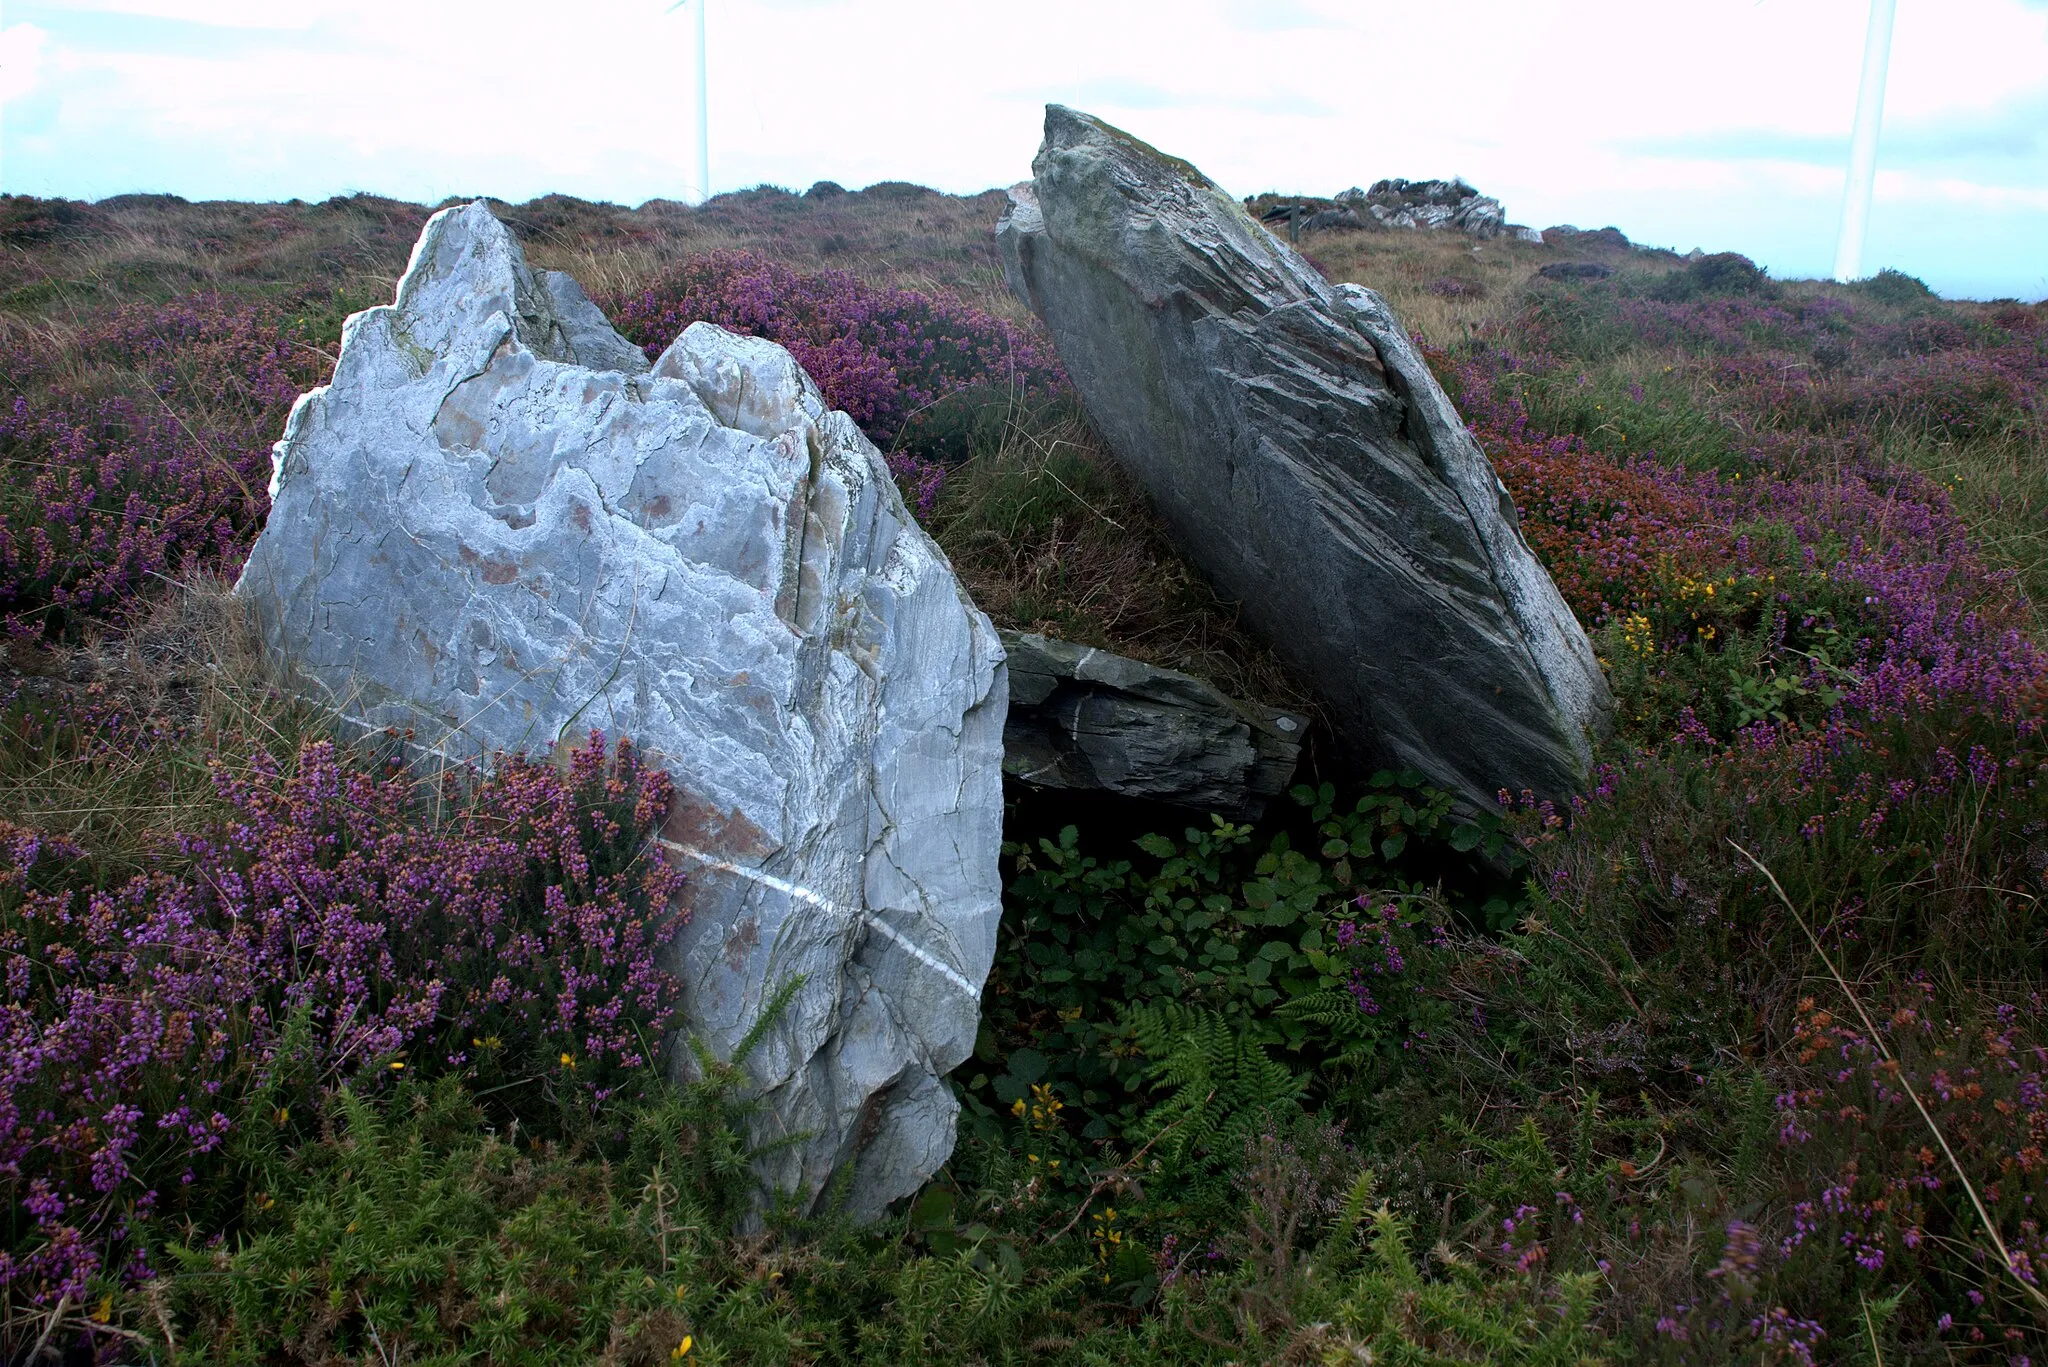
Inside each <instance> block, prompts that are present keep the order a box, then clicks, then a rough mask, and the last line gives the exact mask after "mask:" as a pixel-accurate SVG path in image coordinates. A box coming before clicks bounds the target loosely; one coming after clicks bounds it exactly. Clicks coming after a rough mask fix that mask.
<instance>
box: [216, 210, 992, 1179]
mask: <svg viewBox="0 0 2048 1367" xmlns="http://www.w3.org/2000/svg"><path fill="white" fill-rule="evenodd" d="M275 462H276V467H275V468H276V474H275V478H274V481H273V487H272V497H273V503H272V507H271V512H270V518H269V522H268V524H267V525H266V526H265V528H264V530H263V534H262V537H261V538H260V539H259V540H258V541H257V543H256V546H255V549H254V550H253V551H252V552H251V554H250V557H249V561H248V566H247V568H246V569H245V570H244V572H243V574H242V579H241V582H240V584H239V585H238V588H237V592H239V593H240V594H241V595H242V596H243V597H244V598H246V599H247V600H248V601H249V602H250V603H251V604H252V605H253V608H254V610H255V614H256V617H257V619H258V621H259V622H260V624H261V629H262V633H263V639H264V641H265V643H266V645H267V647H268V650H269V652H270V653H271V655H272V656H273V657H274V658H275V659H276V660H277V661H278V663H279V664H280V665H282V666H283V667H285V668H286V669H287V670H288V671H289V672H290V674H291V676H292V677H293V678H294V679H296V680H297V681H298V683H299V685H300V686H301V687H303V688H304V689H305V690H306V691H308V692H309V693H311V694H312V695H314V696H316V697H318V698H320V699H322V700H324V701H326V702H327V703H329V704H331V705H332V706H333V707H335V708H337V709H339V710H340V711H341V712H342V713H343V714H344V715H345V716H347V717H348V718H350V719H352V720H353V721H354V722H355V723H357V724H359V725H361V726H363V727H365V728H370V729H379V728H383V727H386V726H395V727H410V728H415V729H416V733H417V737H418V743H419V745H420V746H421V747H422V748H423V749H425V750H427V751H429V752H435V753H439V754H442V755H446V756H449V757H451V758H456V759H467V758H471V757H475V756H478V755H480V754H483V753H486V752H488V751H492V750H509V749H527V750H531V751H536V752H537V751H539V750H541V749H543V748H545V747H547V746H548V745H550V744H553V743H556V742H563V743H573V742H575V741H576V740H577V739H578V738H579V737H580V736H582V735H583V733H585V732H586V731H587V730H588V729H589V728H591V727H593V726H595V727H602V728H603V729H604V730H606V731H607V732H610V733H612V734H614V735H625V736H630V737H631V738H632V739H633V740H634V741H635V742H637V743H638V744H639V745H640V746H641V747H642V749H643V751H644V753H645V754H646V755H647V756H649V757H650V758H651V759H652V760H653V761H655V762H657V763H659V764H661V765H663V766H664V767H665V768H667V770H668V771H669V772H670V773H671V774H672V775H673V776H674V779H675V785H676V801H675V805H674V807H673V809H672V811H671V812H670V815H669V817H668V820H667V824H666V826H665V828H664V831H663V840H664V843H665V844H666V845H667V847H668V848H669V849H670V850H671V851H672V852H673V854H674V856H675V858H676V859H677V860H678V861H679V862H680V864H681V866H682V867H683V868H684V869H685V871H686V872H687V873H688V875H689V881H688V885H687V889H686V892H685V894H684V895H685V897H686V899H687V902H688V906H689V910H690V912H691V920H690V923H689V925H688V927H687V928H686V929H685V930H684V932H683V934H682V936H681V938H680V940H679V942H678V944H677V945H676V954H675V959H674V963H675V966H676V967H677V969H678V971H679V973H680V976H681V978H682V980H683V983H684V986H685V1002H684V1005H685V1009H686V1010H687V1012H688V1016H689V1021H690V1025H691V1028H692V1029H693V1030H695V1031H696V1032H698V1033H700V1034H701V1035H702V1036H703V1037H704V1038H705V1039H706V1040H707V1041H708V1042H709V1043H710V1044H711V1046H712V1047H713V1049H714V1050H720V1051H729V1050H730V1049H731V1048H732V1047H733V1045H734V1044H735V1042H736V1041H738V1040H739V1039H740V1038H741V1037H742V1036H743V1035H745V1034H746V1033H747V1031H748V1030H749V1029H750V1028H751V1027H753V1026H754V1025H755V1023H756V1022H757V1020H758V1019H759V1018H760V1014H761V1011H762V1008H763V1004H764V1003H765V1002H767V1001H768V1000H769V999H770V998H772V997H773V996H774V995H775V993H776V992H777V990H778V989H779V988H781V987H782V986H783V985H784V984H787V983H790V982H792V981H800V986H799V987H798V988H797V989H796V991H795V995H794V997H793V998H792V999H791V1000H790V1001H789V1003H788V1006H787V1008H786V1010H785V1012H784V1014H783V1015H782V1016H781V1018H780V1019H779V1020H778V1022H777V1023H776V1024H775V1025H774V1026H773V1027H772V1028H771V1029H770V1030H769V1031H768V1033H767V1034H766V1036H765V1037H764V1039H763V1041H762V1043H761V1045H760V1047H759V1048H758V1049H757V1050H756V1051H755V1052H754V1053H753V1054H752V1055H751V1056H750V1057H749V1058H748V1059H747V1061H746V1066H747V1068H748V1070H749V1071H750V1072H751V1074H752V1075H753V1077H754V1079H755V1081H756V1083H757V1084H758V1086H759V1088H760V1090H761V1094H762V1097H763V1101H764V1105H763V1108H762V1110H761V1112H760V1115H759V1117H758V1121H757V1124H758V1127H759V1132H758V1133H757V1135H756V1138H757V1139H760V1140H763V1141H783V1143H782V1145H781V1146H780V1147H776V1148H773V1149H771V1150H770V1151H769V1152H768V1153H767V1155H766V1157H765V1158H764V1159H763V1165H764V1173H763V1175H764V1176H765V1177H766V1178H767V1179H768V1180H769V1181H770V1182H771V1183H772V1184H773V1185H775V1186H776V1187H779V1188H781V1189H782V1190H785V1191H788V1192H791V1193H794V1194H795V1195H796V1196H797V1197H798V1198H799V1199H800V1200H815V1199H817V1198H819V1197H820V1196H821V1194H822V1193H824V1192H825V1191H826V1190H827V1187H828V1184H829V1183H830V1182H831V1180H832V1178H833V1177H834V1175H835V1173H839V1172H841V1171H847V1172H848V1177H849V1180H848V1183H847V1185H846V1188H845V1194H846V1196H847V1199H848V1200H849V1202H850V1203H851V1208H852V1212H853V1213H854V1214H855V1215H856V1216H858V1217H871V1216H874V1215H877V1214H879V1213H880V1212H881V1211H882V1210H883V1208H884V1207H885V1206H886V1205H887V1204H888V1203H889V1202H890V1201H892V1200H895V1199H896V1198H898V1197H901V1196H905V1195H907V1194H909V1193H911V1192H913V1191H915V1190H916V1189H917V1188H918V1187H919V1186H920V1185H921V1184H922V1183H923V1182H924V1180H925V1179H926V1178H927V1177H928V1176H929V1175H930V1174H931V1173H932V1172H933V1171H935V1170H936V1169H937V1168H938V1167H939V1165H940V1164H941V1163H943V1162H944V1161H945V1159H946V1157H947V1155H948V1154H949V1153H950V1152H951V1150H952V1147H953V1135H954V1122H955V1117H956V1114H957V1112H958V1109H959V1107H958V1103H957V1102H956V1101H955V1100H954V1098H953V1095H952V1093H951V1091H950V1090H949V1089H948V1087H947V1084H946V1082H945V1074H946V1073H947V1072H948V1071H949V1070H950V1069H952V1068H953V1067H954V1066H956V1065H957V1064H959V1063H960V1062H961V1061H962V1060H964V1059H965V1058H966V1057H967V1055H968V1053H969V1052H970V1051H971V1049H972V1048H973V1045H974V1039H975V1033H976V1029H977V1026H978V1023H979V1017H980V993H981V987H982V982H983V980H984V978H985V977H986V975H987V973H988V969H989V964H990V962H991V959H992V957H993V955H994V951H995V938H996V925H997V919H998V916H999V913H1000V906H999V897H1000V887H999V881H998V874H997V854H998V850H999V847H1000V841H1001V838H1002V832H1001V825H1002V767H1001V766H1002V731H1003V719H1004V711H1005V704H1006V698H1007V680H1006V674H1005V670H1004V665H1003V654H1002V646H1001V644H1000V643H999V641H998V640H997V638H996V635H995V632H994V630H993V629H992V628H991V627H990V625H989V623H988V620H987V618H985V617H984V616H983V615H982V614H981V613H980V612H979V611H977V610H976V609H975V607H974V605H973V604H972V603H971V602H969V601H968V599H967V597H966V595H965V593H964V592H963V590H962V589H961V587H960V584H959V582H958V581H957V580H956V579H955V577H954V575H953V572H952V569H951V567H950V566H949V565H948V563H947V561H946V559H945V557H944V556H943V555H942V554H941V553H940V552H939V550H938V548H937V546H935V545H934V544H933V543H932V541H931V540H930V539H929V538H928V537H927V536H926V535H925V534H924V533H923V532H922V531H920V530H919V529H918V527H917V525H916V524H915V523H914V522H913V521H912V520H911V518H910V517H909V515H908V514H907V513H906V512H905V510H904V507H903V504H902V501H901V499H900V498H899V497H898V495H897V491H896V486H895V484H894V483H893V482H892V480H891V478H890V475H889V471H888V468H887V466H886V465H885V463H884V462H883V459H882V456H881V455H880V453H878V452H877V451H876V449H875V448H874V446H872V445H871V444H870V443H869V442H868V440H867V439H866V438H865V437H864V436H862V435H861V432H860V430H859V429H858V428H857V427H855V426H854V424H853V422H852V420H851V419H849V418H848V417H847V416H846V415H845V414H844V413H839V412H833V411H830V410H828V409H827V408H826V406H825V404H824V402H823V400H822V399H821V398H820V397H819V393H818V390H817V388H816V387H815V386H814V385H813V384H812V382H811V380H810V378H809V377H808V376H806V375H805V374H804V372H803V371H802V369H801V368H799V367H798V366H797V364H796V362H795V361H794V360H792V359H791V357H790V355H789V353H788V352H786V351H784V350H783V349H782V348H781V347H779V346H776V345H774V344H773V343H771V342H767V341H763V340H759V339H755V338H750V337H739V336H734V335H732V334H730V333H727V332H724V331H722V330H720V329H719V328H716V327H712V326H710V325H709V324H705V323H697V324H693V325H692V326H691V327H690V328H689V329H688V330H687V331H686V332H685V333H684V334H683V335H682V336H681V337H680V338H678V339H677V340H676V342H675V343H674V345H672V346H671V347H669V349H668V350H667V352H665V353H664V354H663V355H662V357H661V359H660V360H659V361H658V362H656V363H655V365H654V366H653V368H652V370H651V371H650V370H649V367H648V365H647V362H646V359H645V357H644V356H642V355H641V354H640V353H639V352H638V351H637V350H636V349H635V348H634V347H632V346H631V345H630V344H628V343H627V342H625V341H624V340H623V339H622V338H620V337H619V336H618V335H617V334H616V333H615V332H613V331H612V329H611V327H610V325H609V324H608V323H607V322H606V321H605V318H604V317H603V315H602V314H600V313H599V312H598V310H597V309H596V308H595V307H594V306H592V305H591V303H590V302H589V301H588V300H587V299H586V298H585V297H584V295H583V292H582V291H581V290H580V289H578V288H577V287H576V284H575V282H574V281H573V280H571V279H569V278H568V277H567V276H564V275H558V274H546V275H542V276H540V277H539V278H536V277H535V276H534V275H533V274H532V273H530V272H529V271H528V269H527V267H526V263H525V260H524V258H523V257H522V255H521V253H520V250H519V247H518V246H517V244H516V243H515V242H514V241H513V239H512V237H511V236H510V235H509V234H508V233H507V232H506V231H505V229H504V228H503V227H502V226H501V225H500V224H499V223H498V221H497V220H496V219H495V218H493V217H492V216H491V214H490V213H489V211H488V210H487V209H486V208H485V207H484V206H483V205H481V204H472V205H469V206H467V207H464V208H457V209H449V210H446V211H444V212H442V213H439V214H436V215H435V216H434V218H433V219H432V220H431V221H430V222H429V223H428V224H427V226H426V230H425V232H424V233H423V234H422V235H421V237H420V240H419V245H418V246H417V247H416V248H415V249H414V252H413V257H412V262H411V264H410V265H409V266H408V267H407V269H406V273H405V277H404V279H403V280H402V281H401V282H400V283H399V287H398V299H397V303H396V304H395V305H394V306H392V307H388V308H374V309H370V310H368V311H367V312H364V313H360V314H357V315H356V316H355V317H353V318H351V319H350V320H349V322H348V325H347V327H346V328H345V330H344V332H343V337H342V344H341V355H340V360H339V363H338V364H337V365H336V367H335V371H334V379H333V382H332V383H331V384H330V385H328V386H327V387H325V388H322V389H317V390H314V391H313V392H312V393H310V394H307V395H305V396H303V397H302V398H301V399H300V400H299V402H298V404H297V406H296V407H294V408H293V410H292V415H291V420H290V423H289V425H288V426H287V428H286V431H285V436H284V439H283V440H282V441H281V442H279V443H278V446H277V451H276V457H275Z"/></svg>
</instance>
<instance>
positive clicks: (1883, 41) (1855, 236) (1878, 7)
mask: <svg viewBox="0 0 2048 1367" xmlns="http://www.w3.org/2000/svg"><path fill="white" fill-rule="evenodd" d="M699 3H702V0H699ZM1897 7H1898V0H1870V27H1869V28H1868V29H1867V30H1865V31H1864V35H1863V81H1862V84H1861V85H1859V86H1858V87H1857V90H1856V127H1855V130H1854V131H1853V132H1852V133H1851V134H1850V135H1849V183H1848V185H1847V186H1846V187H1845V188H1844V190H1843V193H1842V235H1841V237H1840V238H1839V239H1838V240H1837V241H1836V242H1835V279H1837V280H1841V281H1849V280H1855V279H1858V278H1860V277H1861V276H1862V274H1863V238H1864V233H1865V230H1866V229H1868V228H1869V226H1870V192H1871V189H1872V187H1873V185H1874V184H1875V183H1876V180H1877V130H1878V125H1879V124H1881V123H1883V122H1884V77H1885V71H1886V69H1887V68H1888V67H1890V65H1891V57H1892V14H1893V12H1894V10H1896V9H1897Z"/></svg>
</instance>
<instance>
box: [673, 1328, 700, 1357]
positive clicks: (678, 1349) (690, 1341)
mask: <svg viewBox="0 0 2048 1367" xmlns="http://www.w3.org/2000/svg"><path fill="white" fill-rule="evenodd" d="M696 1342H697V1340H696V1338H695V1336H694V1335H690V1334H685V1335H683V1341H682V1342H681V1343H678V1344H677V1345H676V1346H675V1350H674V1351H673V1352H671V1353H670V1354H669V1355H668V1356H669V1360H670V1361H672V1362H681V1361H682V1360H683V1359H684V1358H686V1357H688V1356H689V1355H690V1349H691V1348H692V1347H693V1346H695V1344H696Z"/></svg>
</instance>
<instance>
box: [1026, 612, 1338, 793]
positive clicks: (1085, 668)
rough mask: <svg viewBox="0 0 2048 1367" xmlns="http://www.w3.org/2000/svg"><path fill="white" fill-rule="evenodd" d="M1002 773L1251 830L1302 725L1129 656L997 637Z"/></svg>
mask: <svg viewBox="0 0 2048 1367" xmlns="http://www.w3.org/2000/svg"><path fill="white" fill-rule="evenodd" d="M1001 634H1002V639H1003V650H1004V653H1005V654H1006V655H1007V656H1008V657H1009V665H1010V718H1009V722H1008V724H1007V725H1006V726H1005V727H1004V729H1003V769H1004V771H1005V772H1006V773H1008V774H1009V775H1010V776H1011V777H1013V778H1017V779H1021V780H1023V781H1024V782H1026V783H1029V784H1032V785H1034V786H1036V787H1041V788H1072V789H1081V790H1093V791H1098V792H1105V793H1114V794H1116V795H1118V796H1120V797H1135V798H1149V799H1152V800H1153V801H1157V802H1171V803H1175V804H1177V805H1179V806H1182V807H1194V808H1198V809H1200V810H1202V811H1206V812H1214V813H1216V814H1218V815H1220V816H1226V817H1230V818H1232V819H1237V820H1255V819H1256V818H1257V817H1258V816H1259V814H1260V813H1261V812H1262V811H1264V810H1265V805H1266V802H1267V800H1268V799H1269V798H1272V797H1274V796H1276V795H1278V794H1279V793H1280V792H1281V791H1282V790H1283V789H1284V788H1285V787H1286V786H1287V781H1288V780H1289V779H1290V778H1292V777H1293V776H1294V766H1295V763H1296V761H1297V760H1298V759H1299V758H1300V756H1301V742H1302V738H1303V736H1304V735H1306V733H1307V728H1308V719H1307V718H1306V717H1303V716H1300V715H1298V714H1296V713H1293V712H1283V711H1280V710H1279V709H1277V708H1269V707H1256V706H1253V705H1252V704H1250V703H1242V702H1237V701H1234V700H1232V699H1231V698H1229V697H1227V696H1225V695H1224V694H1223V693H1221V692H1219V691H1217V690H1216V689H1215V688H1213V687H1211V686H1210V685H1208V684H1206V683H1203V682H1202V681H1201V680H1200V679H1197V678H1194V677H1192V676H1190V675H1187V674H1182V673H1179V672H1177V671H1175V670H1171V669H1161V668H1159V667H1158V666H1156V665H1148V664H1145V663H1144V662H1142V661H1140V660H1133V659H1131V658H1129V657H1128V656H1124V655H1116V654H1112V653H1111V652H1109V651H1106V650H1096V649H1093V648H1092V647H1089V646H1080V645H1075V644H1074V643H1072V642H1071V641H1058V640H1053V639H1052V638H1050V637H1046V636H1039V635H1035V634H1032V633H1029V632H1020V631H1005V632H1003V633H1001Z"/></svg>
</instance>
